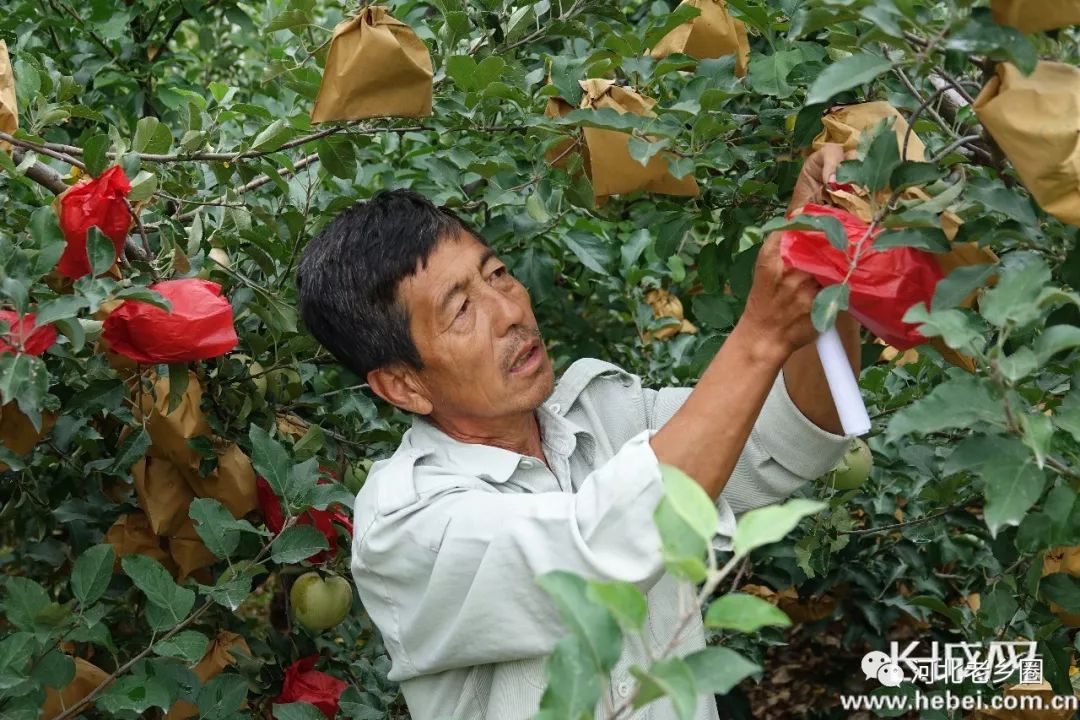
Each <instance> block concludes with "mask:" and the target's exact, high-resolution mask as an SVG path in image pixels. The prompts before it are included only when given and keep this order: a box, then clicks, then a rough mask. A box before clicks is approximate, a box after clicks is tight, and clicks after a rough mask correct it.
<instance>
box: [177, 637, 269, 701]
mask: <svg viewBox="0 0 1080 720" xmlns="http://www.w3.org/2000/svg"><path fill="white" fill-rule="evenodd" d="M234 651H235V652H242V653H244V654H245V655H251V648H250V647H248V644H247V641H246V640H244V638H243V637H242V636H240V635H237V634H236V633H234V632H229V631H228V630H222V631H221V632H219V633H218V634H217V637H215V638H214V639H213V640H211V641H210V644H209V645H208V646H207V648H206V654H204V655H203V656H202V659H201V660H199V662H198V663H196V664H195V667H193V668H192V669H191V671H192V672H193V673H195V677H197V678H199V682H200V683H202V684H203V685H205V684H206V683H208V682H210V681H211V680H213V679H214V678H216V677H217V676H218V675H220V674H221V672H222V671H223V670H224V669H225V668H226V667H228V666H229V665H234V664H236V658H235V657H234V656H233V654H232V653H233V652H234ZM198 714H199V709H198V708H197V707H195V706H194V705H193V704H191V703H189V702H187V701H186V700H177V701H176V702H175V703H173V705H172V707H171V708H169V712H168V714H167V715H165V720H188V718H192V717H195V716H197V715H198Z"/></svg>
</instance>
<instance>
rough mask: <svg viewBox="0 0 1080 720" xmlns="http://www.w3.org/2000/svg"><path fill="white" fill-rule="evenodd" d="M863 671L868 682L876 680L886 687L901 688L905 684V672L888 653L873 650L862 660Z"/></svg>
mask: <svg viewBox="0 0 1080 720" xmlns="http://www.w3.org/2000/svg"><path fill="white" fill-rule="evenodd" d="M862 671H863V674H864V675H865V676H866V679H867V680H870V679H874V680H877V681H878V682H879V683H881V684H882V685H884V686H885V687H899V686H900V683H902V682H904V671H903V670H901V669H900V665H899V664H898V663H895V662H893V661H892V658H891V657H889V656H888V655H887V654H886V653H883V652H881V651H880V650H872V651H870V652H868V653H866V654H865V655H863V659H862Z"/></svg>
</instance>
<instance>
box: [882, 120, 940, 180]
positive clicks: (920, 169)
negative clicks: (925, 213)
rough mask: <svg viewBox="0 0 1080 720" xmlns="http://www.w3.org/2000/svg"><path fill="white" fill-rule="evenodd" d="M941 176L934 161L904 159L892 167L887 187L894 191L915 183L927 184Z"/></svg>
mask: <svg viewBox="0 0 1080 720" xmlns="http://www.w3.org/2000/svg"><path fill="white" fill-rule="evenodd" d="M890 132H891V131H890ZM893 135H895V133H893ZM941 178H942V171H941V168H940V167H938V166H937V165H935V164H934V163H928V162H915V161H914V160H904V161H903V162H901V163H900V164H899V165H897V166H896V167H895V168H894V169H893V171H892V175H891V176H890V177H889V187H891V188H892V190H893V192H896V191H899V190H903V189H905V188H909V187H914V186H917V185H928V184H930V183H932V182H936V181H937V180H940V179H941Z"/></svg>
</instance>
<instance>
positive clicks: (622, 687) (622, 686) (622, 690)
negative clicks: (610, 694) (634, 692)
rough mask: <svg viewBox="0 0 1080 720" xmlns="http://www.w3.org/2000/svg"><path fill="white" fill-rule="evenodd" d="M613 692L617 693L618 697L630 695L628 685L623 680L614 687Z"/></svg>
mask: <svg viewBox="0 0 1080 720" xmlns="http://www.w3.org/2000/svg"><path fill="white" fill-rule="evenodd" d="M615 690H616V691H617V692H618V693H619V697H628V696H629V695H630V683H628V682H626V681H625V680H624V681H623V682H621V683H619V684H618V685H616V686H615Z"/></svg>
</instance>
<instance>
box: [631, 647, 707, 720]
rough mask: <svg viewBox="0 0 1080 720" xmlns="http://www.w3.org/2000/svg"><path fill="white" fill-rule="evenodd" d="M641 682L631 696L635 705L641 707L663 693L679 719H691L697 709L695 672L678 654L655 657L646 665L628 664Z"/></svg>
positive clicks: (660, 696) (662, 695)
mask: <svg viewBox="0 0 1080 720" xmlns="http://www.w3.org/2000/svg"><path fill="white" fill-rule="evenodd" d="M630 672H631V673H632V674H633V676H634V677H636V678H637V679H638V682H639V683H640V685H639V687H638V693H637V695H636V696H635V697H634V707H635V708H640V707H643V706H645V705H648V704H649V703H651V702H652V701H654V700H658V699H660V698H662V697H667V698H670V699H671V704H672V706H673V707H674V708H675V715H676V717H678V718H679V720H691V719H692V718H693V717H694V712H695V710H696V709H697V687H696V686H695V685H694V673H693V672H691V670H690V666H689V665H687V664H686V663H685V662H683V661H682V659H681V658H669V659H667V660H657V661H656V662H654V663H653V664H652V665H651V666H650V667H649V669H648V670H647V671H646V670H642V669H641V668H637V667H635V668H631V669H630Z"/></svg>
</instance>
